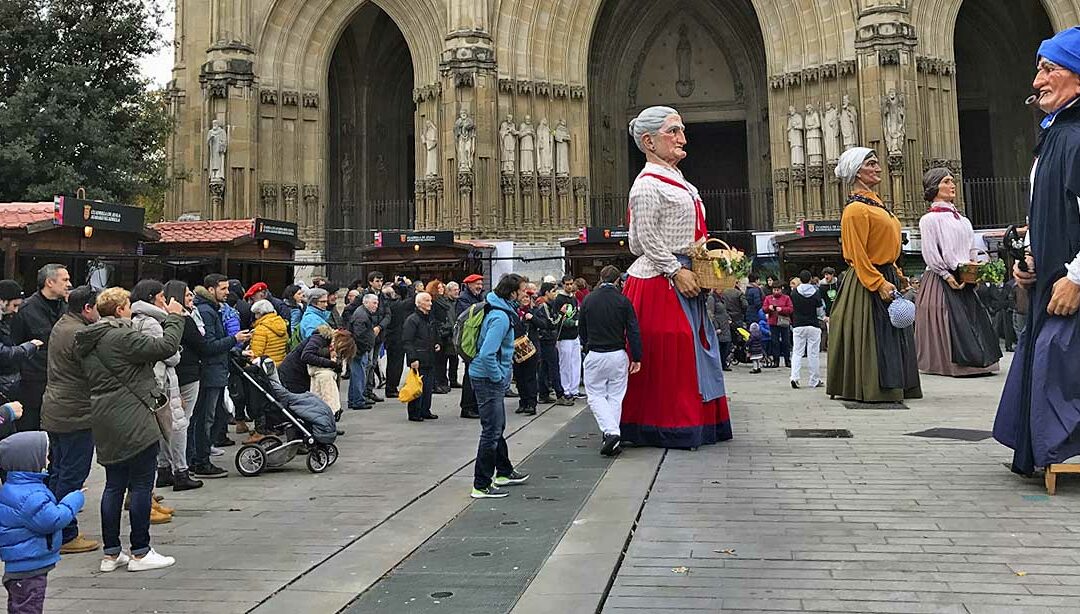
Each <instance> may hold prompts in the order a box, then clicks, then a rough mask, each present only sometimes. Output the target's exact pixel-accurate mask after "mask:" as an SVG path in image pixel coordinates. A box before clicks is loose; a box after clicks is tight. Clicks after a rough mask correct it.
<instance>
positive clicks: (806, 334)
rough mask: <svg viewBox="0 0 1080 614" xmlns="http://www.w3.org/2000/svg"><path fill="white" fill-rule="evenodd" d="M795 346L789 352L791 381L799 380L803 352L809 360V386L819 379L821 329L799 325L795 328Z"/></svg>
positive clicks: (816, 382) (815, 384) (814, 384)
mask: <svg viewBox="0 0 1080 614" xmlns="http://www.w3.org/2000/svg"><path fill="white" fill-rule="evenodd" d="M794 335H795V348H794V350H793V351H792V352H791V381H793V382H797V381H799V375H800V373H799V372H800V371H801V370H802V361H803V353H805V354H806V357H807V359H808V360H809V361H810V382H809V384H810V387H811V388H813V387H815V386H817V385H818V383H819V382H820V381H821V373H820V365H819V363H820V361H821V355H820V354H821V329H820V328H818V327H816V326H800V327H798V328H796V329H795V331H794Z"/></svg>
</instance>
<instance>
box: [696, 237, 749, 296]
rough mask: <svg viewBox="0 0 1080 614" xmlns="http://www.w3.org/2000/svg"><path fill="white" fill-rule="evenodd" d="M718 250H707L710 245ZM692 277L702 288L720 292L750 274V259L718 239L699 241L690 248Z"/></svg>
mask: <svg viewBox="0 0 1080 614" xmlns="http://www.w3.org/2000/svg"><path fill="white" fill-rule="evenodd" d="M714 244H715V245H719V246H720V247H719V248H714V249H709V247H710V246H711V245H714ZM690 259H691V262H692V265H693V271H694V276H695V277H696V278H697V282H698V285H699V286H701V287H702V288H710V289H713V290H722V289H727V288H731V287H733V286H734V285H735V282H736V281H737V280H739V279H741V278H743V277H745V276H746V275H747V274H749V273H750V259H749V258H747V257H746V254H745V253H743V252H742V251H741V250H738V249H735V248H733V247H731V246H730V245H728V244H727V243H724V242H723V241H721V240H720V239H708V240H707V241H699V242H697V243H694V244H693V245H691V246H690Z"/></svg>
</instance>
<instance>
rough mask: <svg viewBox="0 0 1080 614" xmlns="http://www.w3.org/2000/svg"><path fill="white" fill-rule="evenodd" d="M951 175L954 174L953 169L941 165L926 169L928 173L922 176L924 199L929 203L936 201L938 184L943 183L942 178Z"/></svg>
mask: <svg viewBox="0 0 1080 614" xmlns="http://www.w3.org/2000/svg"><path fill="white" fill-rule="evenodd" d="M950 175H952V171H950V170H949V169H947V168H945V167H944V166H939V167H936V168H932V169H930V170H928V171H926V174H925V175H923V178H922V185H923V200H925V201H926V202H928V203H932V202H934V200H935V199H937V193H938V186H939V185H941V180H942V179H944V178H946V177H948V176H950Z"/></svg>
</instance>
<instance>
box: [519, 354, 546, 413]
mask: <svg viewBox="0 0 1080 614" xmlns="http://www.w3.org/2000/svg"><path fill="white" fill-rule="evenodd" d="M539 368H540V356H539V352H537V355H534V356H533V357H532V358H530V359H528V360H526V361H525V362H523V363H520V364H518V363H515V364H514V381H515V382H517V390H518V407H519V408H521V409H530V408H531V409H535V408H536V387H537V383H538V381H537V377H536V375H537V371H538V370H539Z"/></svg>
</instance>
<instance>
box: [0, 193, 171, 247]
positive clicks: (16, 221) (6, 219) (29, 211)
mask: <svg viewBox="0 0 1080 614" xmlns="http://www.w3.org/2000/svg"><path fill="white" fill-rule="evenodd" d="M55 210H56V207H55V205H54V204H53V203H52V202H42V203H0V231H5V230H7V231H18V230H24V231H25V232H26V234H27V235H32V234H35V233H39V232H44V231H47V230H71V229H72V228H73V227H71V226H59V225H57V224H55V223H53V218H54V216H55V213H54V211H55ZM98 232H105V233H110V232H117V231H111V230H100V231H98ZM120 234H126V235H129V236H131V235H134V236H136V237H138V238H139V239H141V240H143V241H148V242H154V241H157V240H159V239H160V236H159V235H158V232H157V231H156V230H154V229H152V228H149V227H144V228H143V229H142V231H141V232H137V233H126V232H123V233H120Z"/></svg>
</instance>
